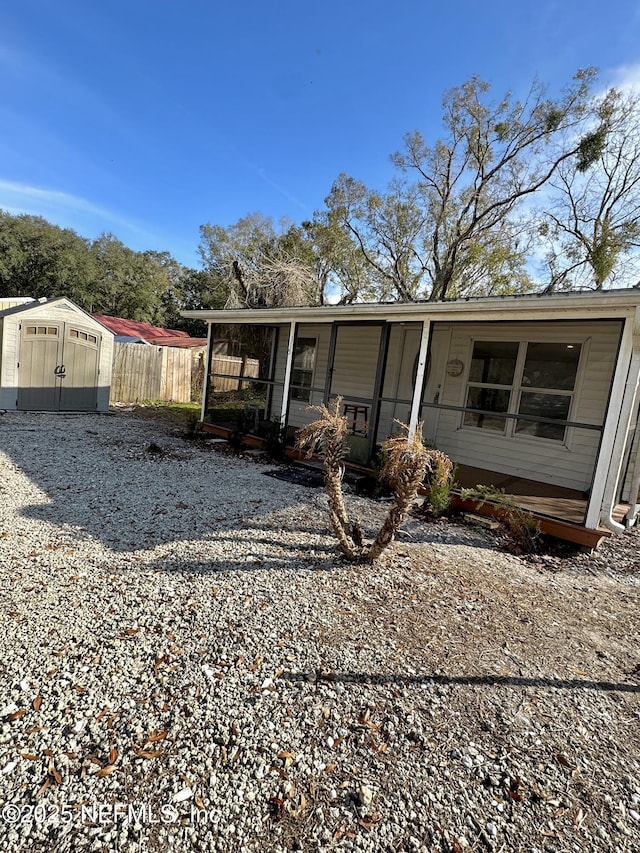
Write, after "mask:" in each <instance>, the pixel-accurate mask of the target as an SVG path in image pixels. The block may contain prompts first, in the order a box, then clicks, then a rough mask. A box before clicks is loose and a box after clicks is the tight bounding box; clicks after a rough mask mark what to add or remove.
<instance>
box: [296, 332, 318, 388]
mask: <svg viewBox="0 0 640 853" xmlns="http://www.w3.org/2000/svg"><path fill="white" fill-rule="evenodd" d="M315 360H316V339H315V338H298V340H297V341H296V348H295V352H294V354H293V368H292V370H291V386H292V387H291V399H292V400H301V401H303V402H309V400H310V399H311V391H310V390H309V389H310V388H311V383H312V382H313V368H314V365H315ZM295 386H298V387H295Z"/></svg>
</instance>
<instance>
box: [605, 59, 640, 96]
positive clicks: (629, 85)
mask: <svg viewBox="0 0 640 853" xmlns="http://www.w3.org/2000/svg"><path fill="white" fill-rule="evenodd" d="M610 76H611V85H612V86H614V87H615V88H616V89H620V90H621V91H623V92H630V91H636V92H640V63H637V64H635V65H621V66H619V67H618V68H614V69H612V71H611V74H610Z"/></svg>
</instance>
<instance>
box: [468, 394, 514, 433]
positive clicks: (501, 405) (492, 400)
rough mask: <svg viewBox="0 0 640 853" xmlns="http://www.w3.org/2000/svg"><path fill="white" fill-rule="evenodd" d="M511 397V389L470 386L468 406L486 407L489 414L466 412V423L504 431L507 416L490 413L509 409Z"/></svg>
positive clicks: (469, 407) (472, 407) (473, 407)
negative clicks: (502, 416)
mask: <svg viewBox="0 0 640 853" xmlns="http://www.w3.org/2000/svg"><path fill="white" fill-rule="evenodd" d="M510 397H511V391H502V390H500V389H499V388H469V390H468V392H467V408H468V409H484V410H485V411H486V412H487V414H484V413H483V414H479V413H476V412H466V413H465V416H464V425H465V426H474V427H481V428H482V429H492V430H497V431H498V432H502V431H503V430H504V426H505V418H501V417H500V416H499V415H492V414H489V413H490V412H506V411H508V409H509V399H510Z"/></svg>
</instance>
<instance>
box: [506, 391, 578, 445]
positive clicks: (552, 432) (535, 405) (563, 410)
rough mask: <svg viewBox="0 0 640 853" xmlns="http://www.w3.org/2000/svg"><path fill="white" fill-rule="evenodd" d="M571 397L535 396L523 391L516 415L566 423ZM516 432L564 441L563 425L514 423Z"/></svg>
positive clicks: (535, 422)
mask: <svg viewBox="0 0 640 853" xmlns="http://www.w3.org/2000/svg"><path fill="white" fill-rule="evenodd" d="M570 405H571V397H569V396H568V395H565V394H535V393H531V392H528V391H523V393H522V396H521V398H520V407H519V409H518V414H520V415H532V416H534V417H535V416H537V417H542V418H553V419H554V420H558V421H566V420H567V418H568V417H569V406H570ZM516 432H517V433H520V434H521V435H535V436H537V437H538V438H551V439H554V440H555V441H564V435H565V426H564V424H545V423H540V422H539V421H521V420H518V421H516Z"/></svg>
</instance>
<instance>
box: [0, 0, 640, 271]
mask: <svg viewBox="0 0 640 853" xmlns="http://www.w3.org/2000/svg"><path fill="white" fill-rule="evenodd" d="M588 65H595V66H597V67H599V68H600V70H601V82H602V86H603V87H605V86H607V85H612V84H613V85H621V84H622V83H624V82H626V81H629V80H637V81H638V82H640V4H639V3H638V2H637V0H634V2H631V0H616V2H612V3H608V4H603V3H602V2H600V0H599V2H594V0H558V2H555V0H554V1H553V2H552V0H538V2H537V3H519V2H513V0H509V2H506V0H485V2H471V0H449V2H447V3H444V2H442V0H440V2H432V0H421V2H419V0H394V2H389V0H387V2H380V0H367V2H364V1H363V0H341V2H336V0H322V2H315V3H314V2H309V3H306V4H304V3H300V2H295V3H294V2H291V0H272V2H271V3H266V2H257V0H235V2H229V3H222V2H214V0H209V2H205V0H173V2H169V0H153V2H151V0H100V2H93V0H58V2H56V3H54V2H51V0H20V2H18V0H10V2H8V3H4V4H2V6H1V7H0V69H1V73H0V208H2V209H4V210H8V211H10V212H11V213H32V214H37V215H40V216H44V217H45V218H46V219H48V220H49V221H50V222H53V223H55V224H57V225H61V226H63V227H69V228H73V229H74V230H75V231H77V232H78V233H79V234H81V235H82V236H84V237H90V238H93V237H97V236H98V235H99V234H101V233H102V232H112V233H114V234H115V235H116V236H117V237H119V238H120V239H121V240H122V241H123V242H124V243H125V244H126V245H128V246H130V247H131V248H133V249H136V250H143V249H155V250H159V251H169V252H171V254H173V256H174V257H175V258H176V259H177V260H179V261H181V262H182V263H184V264H187V265H190V266H197V265H198V254H197V247H198V242H199V226H200V225H202V224H204V223H206V222H211V223H212V224H220V225H230V224H232V223H234V222H236V221H237V220H238V219H239V218H240V217H242V216H245V215H246V214H248V213H251V212H253V211H261V212H262V213H264V214H265V215H268V216H272V217H273V218H274V220H276V221H278V220H279V219H280V218H281V217H288V218H290V219H292V220H293V221H296V222H299V221H301V220H303V219H305V218H308V217H310V216H311V215H312V213H313V211H314V210H316V209H318V208H320V207H322V205H323V201H324V198H325V197H326V195H327V194H328V192H329V189H330V187H331V184H332V182H333V180H334V179H335V178H336V177H337V176H338V174H339V173H340V172H346V173H347V174H350V175H352V176H353V177H355V178H359V179H361V180H363V181H364V182H365V183H366V184H367V185H369V186H371V187H375V188H379V189H382V188H384V186H385V185H386V183H387V181H388V180H389V178H390V177H391V175H392V167H391V165H390V162H389V155H390V154H391V153H392V152H393V151H395V150H398V149H399V148H400V147H401V145H402V137H403V135H404V134H405V133H406V132H408V131H410V130H414V129H419V130H421V131H422V132H423V133H424V134H425V136H426V138H427V139H428V140H430V139H435V138H437V136H438V135H439V133H440V116H441V102H442V94H443V92H444V91H445V90H446V89H448V88H450V87H452V86H455V85H459V84H460V83H463V82H464V81H465V80H467V79H468V78H469V77H471V76H472V75H474V74H477V75H479V76H480V77H482V78H484V79H486V80H487V81H488V82H490V83H491V84H492V87H493V89H494V92H495V94H496V96H499V95H501V94H503V93H504V91H506V90H511V91H513V92H514V93H516V94H518V95H522V96H524V95H525V94H526V92H527V90H528V88H529V86H530V84H531V82H532V80H533V79H534V78H535V77H537V78H539V79H540V80H541V81H543V82H545V83H548V84H549V86H550V89H551V91H552V92H553V91H556V92H557V91H558V90H559V89H560V88H561V87H562V86H563V85H564V84H566V83H567V82H568V81H569V80H570V79H571V77H572V76H573V74H574V73H575V71H576V70H577V69H578V68H582V67H585V66H588Z"/></svg>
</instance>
